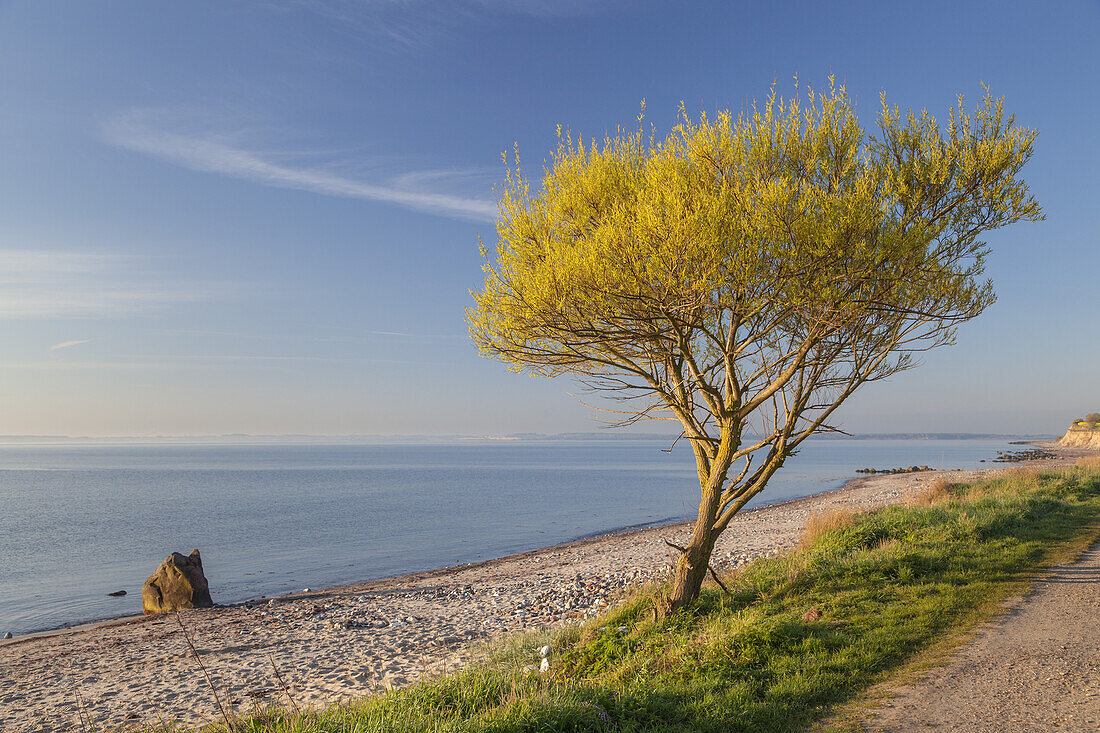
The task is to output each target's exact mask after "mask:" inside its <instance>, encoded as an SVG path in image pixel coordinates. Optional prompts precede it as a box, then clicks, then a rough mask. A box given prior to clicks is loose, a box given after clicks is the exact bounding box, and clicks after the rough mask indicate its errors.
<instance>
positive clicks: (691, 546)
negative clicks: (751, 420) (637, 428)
mask: <svg viewBox="0 0 1100 733" xmlns="http://www.w3.org/2000/svg"><path fill="white" fill-rule="evenodd" d="M738 443H739V440H738V439H737V436H735V435H734V431H733V430H732V429H730V428H728V427H727V428H725V429H723V430H722V435H721V439H720V441H719V444H718V451H717V453H716V454H715V455H714V459H713V460H711V461H709V471H707V472H706V474H705V475H704V474H702V472H700V484H701V487H700V488H701V496H700V498H699V515H698V517H697V518H696V520H695V525H694V527H693V528H692V530H691V539H690V540H689V541H688V544H687V546H686V547H684V548H683V549H682V550H681V552H680V557H679V559H678V560H677V561H676V568H675V571H674V575H673V581H672V592H671V594H670V595H669V597H668V599H667V607H666V608H665V609H664V610H665V611H666V612H668V613H675V612H676V611H678V610H680V609H682V608H684V607H685V606H687V605H688V604H689V603H691V602H692V601H694V600H695V599H696V598H698V597H699V591H700V589H702V587H703V580H704V579H705V578H706V576H707V569H708V568H709V567H710V556H711V553H712V552H714V543H715V542H716V541H717V539H718V535H720V534H721V533H722V530H721V529H720V528H717V527H715V523H716V521H717V519H718V510H719V509H720V508H721V503H722V488H723V487H724V486H725V483H726V475H727V473H728V472H729V469H730V465H731V464H732V463H733V454H734V452H735V451H736V450H737V446H738Z"/></svg>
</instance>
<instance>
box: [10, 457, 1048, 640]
mask: <svg viewBox="0 0 1100 733" xmlns="http://www.w3.org/2000/svg"><path fill="white" fill-rule="evenodd" d="M1029 445H1030V444H1029ZM961 470H962V469H959V470H958V471H957V470H954V469H952V470H946V469H937V470H933V471H924V472H922V473H958V472H959V471H961ZM971 470H996V469H971ZM914 473H915V472H914ZM901 475H906V474H887V473H881V474H874V475H870V476H856V477H853V478H850V479H848V480H847V481H845V482H844V483H843V484H841V485H840V486H837V487H836V488H833V489H822V490H820V491H816V492H814V493H812V494H806V495H805V496H796V497H794V498H792V499H783V500H782V501H777V502H775V503H773V504H762V505H761V506H757V507H752V508H751V509H745V510H743V511H742V512H741V513H740V516H749V515H751V514H752V513H753V512H758V511H761V510H764V509H769V508H772V507H780V506H787V505H795V504H797V503H799V502H802V501H804V500H809V499H813V498H815V497H819V496H822V495H824V494H830V493H833V492H836V491H843V490H845V489H848V488H849V487H850V486H851V485H852V484H854V483H856V482H860V481H866V480H868V479H874V478H876V477H878V478H882V477H885V476H901ZM691 524H692V521H691V520H686V519H685V520H677V521H671V522H670V521H666V520H663V519H662V520H657V521H654V522H644V523H641V524H631V525H627V526H625V527H620V528H616V529H609V530H606V531H600V532H596V533H592V534H587V535H583V536H581V537H577V538H576V539H572V540H567V541H566V542H559V543H558V544H556V545H547V546H546V547H537V548H535V549H532V550H521V551H519V552H513V553H509V554H507V555H501V556H500V557H493V558H489V559H487V560H478V561H476V562H470V563H461V564H458V565H446V566H443V567H440V568H430V569H426V570H414V571H412V572H408V573H402V574H401V575H388V576H385V577H381V578H368V579H365V580H357V581H354V582H350V583H345V584H342V585H332V586H326V587H324V588H318V589H316V590H314V589H312V588H311V589H310V592H309V593H305V592H301V591H298V592H294V591H292V592H289V593H283V594H281V595H276V596H265V595H261V596H256V597H254V598H246V599H244V600H241V601H232V602H230V603H224V604H222V603H216V604H215V605H214V607H213V608H212V609H197V610H202V611H208V610H215V611H216V610H219V609H226V608H236V607H238V606H248V605H256V604H259V603H267V602H268V601H271V600H275V601H283V600H297V599H303V598H311V597H314V596H318V595H327V594H329V593H331V592H334V591H338V590H346V589H349V588H360V587H364V586H369V585H373V584H378V583H391V582H392V583H401V582H410V581H415V580H423V579H427V578H429V577H434V576H440V575H443V576H445V575H450V574H453V573H457V572H460V571H463V570H468V569H476V568H482V567H489V566H493V565H494V564H500V563H506V562H510V561H518V560H522V559H525V558H528V557H531V556H535V555H538V554H540V553H544V552H550V551H552V550H559V549H567V548H572V547H575V546H582V545H585V544H590V543H596V542H599V541H601V540H605V539H608V538H610V537H622V536H629V535H631V534H633V533H635V532H643V531H646V530H651V529H657V528H671V529H674V530H675V529H680V528H683V527H689V526H691ZM147 618H150V617H148V616H145V615H143V614H134V613H128V614H119V615H117V616H104V617H102V618H94V619H88V620H85V621H75V622H72V623H65V624H62V625H61V626H51V627H47V628H44V629H35V630H33V631H27V632H23V633H20V634H17V635H14V636H13V638H11V639H7V640H0V648H3V646H4V645H5V644H16V643H18V642H20V641H24V640H27V639H36V638H42V637H47V636H55V635H59V634H66V633H68V632H77V631H87V630H91V629H96V628H100V627H105V626H115V625H120V624H132V623H141V622H142V621H143V620H145V619H147Z"/></svg>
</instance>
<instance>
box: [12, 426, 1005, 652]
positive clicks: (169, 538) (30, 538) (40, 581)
mask: <svg viewBox="0 0 1100 733" xmlns="http://www.w3.org/2000/svg"><path fill="white" fill-rule="evenodd" d="M669 443H670V441H669V440H667V439H660V440H656V439H617V440H616V439H602V440H601V439H596V440H455V441H440V442H424V441H418V442H395V443H371V444H366V445H364V444H359V445H343V444H327V443H308V444H307V443H302V444H271V443H264V444H239V443H233V444H179V443H170V444H165V443H144V444H139V443H134V444H118V443H110V444H98V443H79V442H78V443H62V444H58V443H47V444H34V443H16V444H9V445H0V634H3V633H4V632H11V633H13V634H16V635H19V634H25V633H28V632H32V631H38V630H44V629H52V628H59V627H63V626H67V625H72V624H78V623H82V622H86V621H91V620H97V619H103V618H110V617H115V616H123V615H129V614H139V613H141V586H142V583H143V582H144V581H145V579H146V578H147V577H148V576H149V574H150V573H151V572H152V571H153V570H154V569H155V568H156V567H157V565H158V564H159V563H160V562H161V561H162V560H163V559H164V558H165V557H166V556H168V555H169V554H171V553H172V552H173V551H175V552H182V553H184V554H186V553H188V552H190V550H191V549H192V548H198V549H199V550H200V551H201V553H202V558H203V566H204V569H205V572H206V576H207V578H208V579H209V581H210V590H211V594H212V595H213V598H214V600H215V602H218V603H232V602H237V601H242V600H246V599H249V598H257V597H260V596H274V595H278V594H282V593H287V592H292V591H301V590H303V589H304V588H307V587H308V588H312V589H319V588H323V587H326V586H332V585H340V584H348V583H353V582H358V581H363V580H371V579H378V578H384V577H391V576H395V575H401V574H405V573H410V572H415V571H421V570H428V569H435V568H442V567H449V566H456V565H462V564H466V563H473V562H478V561H482V560H487V559H491V558H496V557H501V556H504V555H508V554H511V553H516V552H521V551H525V550H532V549H538V548H543V547H548V546H551V545H556V544H560V543H563V542H568V541H572V540H576V539H581V538H585V537H590V536H595V535H599V534H603V533H608V532H613V531H619V530H623V529H627V528H632V527H640V526H646V525H653V524H661V523H671V522H677V521H680V520H684V519H691V518H694V513H695V509H696V506H697V501H698V491H699V489H698V484H697V483H696V477H695V466H694V459H693V458H692V455H691V451H690V449H688V448H687V446H685V445H684V442H683V441H681V442H680V444H679V445H677V446H675V447H674V448H673V449H672V450H671V451H669ZM1009 449H1010V445H1009V444H1008V443H1007V442H1005V441H1000V440H876V439H865V440H818V441H816V442H814V441H812V440H811V441H807V443H806V444H805V445H804V446H803V448H802V450H801V451H800V452H799V454H798V455H796V456H794V457H792V458H790V459H788V460H787V462H786V464H785V465H784V467H783V468H782V469H781V470H780V471H779V473H777V474H776V476H775V477H774V478H773V479H772V481H771V484H770V485H769V487H768V488H767V489H766V490H765V491H764V492H763V493H762V494H760V495H759V496H757V497H756V499H755V500H754V501H753V502H752V504H750V506H759V505H762V504H770V503H775V502H781V501H785V500H788V499H793V498H796V497H800V496H806V495H809V494H814V493H818V492H820V491H825V490H829V489H835V488H839V487H840V486H842V485H843V484H844V483H845V482H847V481H849V480H851V479H853V478H856V476H857V474H856V469H859V468H864V467H875V468H891V467H895V466H911V465H929V466H932V467H934V468H949V469H950V468H976V467H978V466H979V464H980V462H981V461H982V460H983V459H984V460H986V461H988V460H991V459H992V458H994V457H995V456H996V453H997V451H999V450H1009ZM120 590H125V591H126V595H124V596H110V595H108V594H109V593H113V592H116V591H120Z"/></svg>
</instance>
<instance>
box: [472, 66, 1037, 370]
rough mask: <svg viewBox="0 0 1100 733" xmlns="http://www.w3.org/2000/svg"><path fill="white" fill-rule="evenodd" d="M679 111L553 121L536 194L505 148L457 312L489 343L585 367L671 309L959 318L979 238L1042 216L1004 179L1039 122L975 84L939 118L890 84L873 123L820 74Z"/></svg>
mask: <svg viewBox="0 0 1100 733" xmlns="http://www.w3.org/2000/svg"><path fill="white" fill-rule="evenodd" d="M681 114H682V121H681V123H680V124H679V125H678V126H677V127H676V128H675V129H673V130H672V131H671V132H670V133H669V134H668V135H667V136H665V137H664V138H663V139H658V138H657V137H656V136H655V134H654V133H653V132H652V131H650V132H649V133H648V134H647V132H646V131H645V129H644V128H642V127H641V126H639V129H638V130H637V131H635V132H624V131H619V132H618V133H617V134H616V135H614V136H609V137H607V138H605V139H604V140H602V141H600V142H597V141H596V140H589V141H584V140H582V139H580V138H574V137H573V136H572V135H571V134H570V133H568V132H560V134H559V145H558V148H557V150H556V151H555V152H554V154H553V156H552V160H551V164H550V166H549V168H548V169H547V170H546V171H545V174H544V176H543V178H542V182H541V183H542V186H541V189H540V190H539V191H537V192H535V191H532V188H531V184H530V182H529V180H528V178H527V177H526V176H525V175H524V174H523V172H522V170H521V169H520V168H519V166H518V163H517V165H516V167H515V169H514V170H511V171H510V172H509V176H508V183H507V186H506V187H505V189H504V191H503V192H502V195H501V198H500V219H499V223H498V226H497V230H498V236H499V241H498V246H497V257H496V261H495V262H490V263H489V264H487V266H486V271H487V278H486V282H485V289H484V290H483V291H482V292H480V293H476V294H475V298H476V300H477V307H476V308H474V309H472V310H471V311H470V313H469V321H470V326H471V331H472V334H473V336H474V338H475V340H476V341H477V342H478V343H479V345H480V346H481V348H482V349H483V350H484V351H485V352H486V353H488V354H491V355H494V356H498V357H502V358H504V359H505V360H507V361H509V362H511V363H512V364H513V366H515V367H516V368H522V367H531V368H533V369H535V370H536V371H538V372H540V373H547V374H553V373H556V372H559V371H562V370H564V369H569V370H580V371H592V372H596V373H599V372H602V371H603V370H606V369H608V368H610V367H611V366H612V364H614V365H618V364H619V363H621V362H620V360H619V359H618V358H616V353H618V352H620V351H621V352H622V354H623V355H624V356H629V357H633V358H638V359H642V360H645V359H646V358H647V354H648V353H649V348H650V347H651V346H652V345H654V344H661V343H662V342H664V341H666V340H667V339H668V338H669V337H670V333H672V332H673V331H674V330H675V329H673V328H671V327H670V324H669V320H670V319H671V320H673V321H674V320H675V319H676V317H682V318H684V319H685V320H686V321H688V322H695V321H697V322H700V323H705V322H707V321H708V319H710V320H713V319H714V318H716V317H718V312H719V311H722V310H724V309H725V310H732V311H733V312H735V314H738V315H743V316H749V315H752V314H757V315H766V314H768V313H786V312H791V309H794V311H795V312H797V313H798V314H800V315H801V316H802V317H803V318H806V317H812V318H836V317H837V316H838V314H847V315H851V314H852V312H853V311H859V310H861V309H866V308H867V307H868V305H869V303H872V302H875V301H879V302H885V301H889V302H890V303H891V304H892V305H893V306H895V307H897V308H900V309H901V310H903V311H905V312H917V311H919V312H925V313H927V312H929V307H931V308H932V311H931V312H933V313H939V314H942V315H944V316H959V315H973V314H976V313H977V312H980V311H981V310H982V309H983V308H984V307H985V306H986V305H988V304H989V303H990V302H991V301H992V298H993V293H992V290H991V287H990V285H989V283H988V282H983V281H980V280H979V279H977V276H978V275H980V273H981V271H982V260H983V258H984V256H985V251H986V250H985V247H984V244H982V243H981V242H978V241H977V240H976V239H975V236H976V234H977V233H978V232H980V231H982V230H987V229H991V228H995V227H998V226H1002V225H1004V224H1006V223H1009V222H1011V221H1016V220H1019V219H1036V218H1039V217H1040V209H1039V206H1038V204H1037V203H1036V202H1035V201H1034V200H1033V199H1032V198H1031V197H1030V196H1029V195H1028V191H1027V186H1026V185H1025V184H1024V183H1023V181H1022V180H1020V179H1019V178H1018V177H1017V175H1016V174H1017V173H1018V172H1019V171H1020V169H1021V167H1022V166H1023V164H1024V163H1025V162H1026V160H1027V159H1028V158H1029V157H1030V155H1031V153H1032V143H1033V141H1034V139H1035V133H1034V132H1032V131H1030V130H1028V129H1025V128H1020V127H1016V126H1015V125H1014V121H1013V118H1012V117H1011V116H1006V115H1005V114H1004V112H1003V109H1002V104H1001V101H1000V100H994V99H992V98H991V97H990V96H989V95H988V94H987V95H986V97H985V98H984V100H983V101H982V103H981V104H979V105H978V107H977V108H976V109H975V110H974V111H973V112H969V111H967V110H966V109H965V108H964V106H963V103H962V100H961V98H960V101H959V104H958V106H957V107H956V108H955V109H952V110H951V111H950V114H949V116H948V119H947V122H946V124H945V125H943V126H941V125H939V124H938V123H937V121H936V120H935V118H933V117H932V116H931V115H929V114H928V113H927V112H924V113H921V114H919V115H917V114H914V113H905V114H902V113H901V112H900V111H899V110H898V108H897V107H889V106H888V105H887V104H886V102H885V97H884V98H883V102H882V108H881V111H880V114H879V123H878V128H879V129H878V133H877V134H876V135H874V136H870V135H868V134H867V133H866V132H865V131H864V129H863V127H862V126H861V125H860V123H859V120H858V119H857V117H856V112H855V108H854V105H853V102H852V100H851V99H850V98H849V97H848V96H847V94H846V93H845V90H844V88H843V87H839V88H835V87H833V86H832V84H830V87H829V90H828V92H827V93H824V94H817V95H815V94H813V93H812V92H811V94H810V95H809V99H808V101H807V102H805V103H803V102H801V101H800V100H798V99H797V98H796V99H791V100H783V99H780V98H777V97H776V96H775V94H774V90H773V93H772V94H771V96H769V97H768V99H767V101H766V102H765V103H764V104H762V105H759V106H757V105H754V106H753V108H752V110H751V112H749V113H746V114H743V115H741V116H739V117H736V118H735V117H734V116H733V115H732V114H731V113H729V112H728V111H726V112H721V113H719V114H717V115H716V116H714V117H711V116H708V115H706V114H701V115H700V116H699V118H698V119H692V118H690V117H689V116H688V115H687V114H686V113H685V112H684V111H683V109H681ZM689 314H691V315H689ZM770 325H771V326H772V327H774V328H782V327H783V326H786V327H788V328H792V329H793V328H805V324H804V323H803V324H800V325H798V326H796V325H795V324H794V323H791V322H788V323H786V324H783V323H773V324H770ZM666 351H667V348H665V347H662V348H660V349H659V350H658V352H656V354H651V356H652V355H656V356H659V355H660V354H663V353H665V352H666ZM607 362H611V363H612V364H609V363H607Z"/></svg>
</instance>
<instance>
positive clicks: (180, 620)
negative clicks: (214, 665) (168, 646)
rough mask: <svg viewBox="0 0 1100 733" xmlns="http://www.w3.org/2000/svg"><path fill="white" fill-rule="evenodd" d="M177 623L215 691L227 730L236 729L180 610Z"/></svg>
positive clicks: (208, 682) (207, 682)
mask: <svg viewBox="0 0 1100 733" xmlns="http://www.w3.org/2000/svg"><path fill="white" fill-rule="evenodd" d="M176 623H178V624H179V625H180V630H181V631H182V632H183V639H184V641H186V642H187V647H188V648H189V649H190V650H191V655H192V656H193V657H194V658H195V661H196V662H197V663H198V665H199V669H201V670H202V674H203V676H204V677H205V678H206V684H207V685H208V686H209V687H210V691H211V692H212V693H214V702H215V703H217V705H218V710H219V712H221V714H222V718H223V719H224V720H225V728H226V730H228V731H230V733H232V731H233V730H234V727H233V721H231V720H230V719H229V711H228V710H226V707H225V705H224V704H223V703H222V698H221V695H219V694H218V687H217V685H215V684H214V680H213V678H211V677H210V672H208V671H207V669H206V665H205V664H203V663H202V655H201V654H199V650H198V649H197V648H195V642H193V641H192V640H191V632H190V631H188V630H187V626H186V625H185V624H184V623H183V617H182V616H181V615H180V612H179V611H176Z"/></svg>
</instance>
